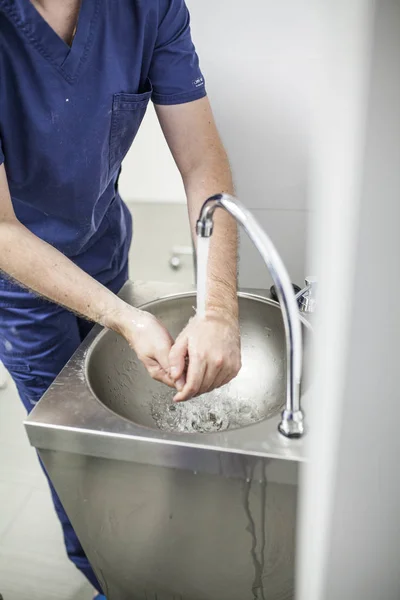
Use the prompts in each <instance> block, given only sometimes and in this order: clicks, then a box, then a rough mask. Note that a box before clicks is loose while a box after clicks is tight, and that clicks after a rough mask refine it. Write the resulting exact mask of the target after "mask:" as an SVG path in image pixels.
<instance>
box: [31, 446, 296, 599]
mask: <svg viewBox="0 0 400 600" xmlns="http://www.w3.org/2000/svg"><path fill="white" fill-rule="evenodd" d="M40 455H41V458H42V459H43V461H44V463H45V466H46V468H47V470H48V471H49V473H50V476H51V478H52V480H53V483H54V485H55V487H56V489H57V492H58V493H59V495H60V497H61V499H62V502H63V504H64V506H65V509H66V511H67V513H68V515H69V517H70V518H71V521H72V523H73V526H74V528H75V530H76V531H77V533H78V536H79V538H80V540H81V542H82V545H83V547H84V549H85V551H86V553H87V555H88V557H89V559H90V561H91V564H92V565H93V567H94V569H95V572H96V574H97V575H98V577H99V580H100V581H101V583H102V586H103V588H104V592H105V593H106V595H107V598H109V599H110V600H136V599H141V598H146V597H147V598H155V597H157V599H158V600H172V599H173V598H180V597H181V598H183V599H185V600H267V599H268V600H292V599H293V593H294V591H293V590H294V554H295V522H296V521H295V519H296V499H297V475H296V471H295V470H293V469H292V467H291V465H290V463H286V462H285V461H269V460H265V459H261V458H259V459H254V458H252V457H236V458H234V457H225V456H220V459H221V461H222V464H223V468H224V470H226V471H227V472H229V471H231V472H232V473H233V472H234V471H235V468H233V464H232V461H234V462H236V470H237V476H232V477H229V476H226V475H222V474H221V475H209V474H207V473H203V472H201V471H199V472H197V473H194V472H193V471H192V470H187V469H184V468H181V469H170V468H164V467H154V466H149V465H138V464H137V463H135V462H134V457H132V460H131V461H115V460H109V459H105V458H94V457H83V456H79V455H77V454H72V453H68V452H64V453H63V452H57V453H52V452H51V451H41V452H40ZM229 463H231V464H230V466H229ZM290 470H292V473H290ZM274 472H275V474H278V477H274ZM277 479H278V481H277Z"/></svg>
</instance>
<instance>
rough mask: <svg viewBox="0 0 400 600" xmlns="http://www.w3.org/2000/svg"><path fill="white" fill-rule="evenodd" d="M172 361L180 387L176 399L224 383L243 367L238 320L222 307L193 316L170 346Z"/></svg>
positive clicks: (173, 372) (200, 392) (174, 374)
mask: <svg viewBox="0 0 400 600" xmlns="http://www.w3.org/2000/svg"><path fill="white" fill-rule="evenodd" d="M169 364H170V373H171V377H172V378H173V380H174V381H175V383H176V387H177V389H178V390H179V391H178V393H177V394H176V396H175V398H174V401H175V402H183V401H184V400H188V399H189V398H193V396H198V395H200V394H204V393H205V392H210V391H211V390H213V389H215V388H218V387H221V386H222V385H225V384H226V383H228V382H229V381H231V379H233V378H234V377H236V375H237V374H238V373H239V371H240V368H241V357H240V331H239V323H238V320H237V319H236V318H235V317H231V316H229V315H227V314H226V311H224V312H222V310H221V311H219V310H214V311H209V312H208V313H207V314H206V316H205V317H203V318H201V317H198V316H195V317H193V318H192V319H191V320H190V321H189V323H188V325H187V326H186V327H185V329H184V330H183V331H182V333H181V334H180V335H179V336H178V338H177V340H176V342H175V344H174V345H173V347H172V348H171V351H170V353H169ZM187 364H188V367H187V373H186V377H185V369H186V365H187ZM184 377H185V379H186V381H185V380H184V379H183V378H184Z"/></svg>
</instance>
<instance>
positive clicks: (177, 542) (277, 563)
mask: <svg viewBox="0 0 400 600" xmlns="http://www.w3.org/2000/svg"><path fill="white" fill-rule="evenodd" d="M183 291H184V290H183V289H182V288H181V287H179V286H177V285H175V284H173V285H169V284H159V283H156V284H152V283H143V284H140V283H135V284H133V283H131V282H130V283H127V284H126V285H125V286H124V288H123V290H122V291H121V294H120V295H121V297H123V298H124V300H126V301H127V302H129V303H130V304H132V305H134V306H141V307H143V306H144V307H145V308H146V309H147V310H150V311H151V312H153V313H154V314H155V315H156V316H157V317H158V318H160V319H161V320H162V321H163V322H164V323H165V324H166V325H167V327H168V328H169V329H170V331H171V333H172V335H177V333H178V332H179V331H180V329H181V328H182V326H183V325H185V324H186V322H187V320H188V318H189V317H190V316H191V314H193V308H192V307H193V305H194V294H193V293H192V292H191V293H188V294H184V293H182V292H183ZM172 293H174V294H177V295H175V296H174V297H170V298H165V296H166V295H168V294H172ZM160 297H164V299H161V300H155V299H156V298H160ZM154 300H155V301H154ZM240 312H241V327H242V334H243V369H242V372H241V373H240V375H239V376H238V378H237V379H236V380H235V381H234V382H232V383H231V384H230V385H228V386H227V387H226V388H225V389H221V390H220V391H219V392H215V393H214V394H211V395H209V396H208V397H207V396H204V397H203V398H197V399H195V400H193V401H191V402H190V403H187V404H185V405H182V406H180V407H177V408H176V410H175V411H174V410H172V411H171V410H170V406H171V402H170V397H171V392H169V391H168V389H167V388H165V387H164V386H161V385H159V384H157V383H155V382H153V380H151V379H150V377H148V375H147V374H146V373H145V371H144V369H143V368H142V366H141V365H140V363H139V362H138V360H137V358H136V357H135V355H134V353H133V352H132V351H131V350H130V349H129V347H128V346H127V345H126V344H125V342H124V341H123V340H122V339H121V338H119V337H118V336H116V335H114V334H113V333H111V332H109V331H107V332H102V331H101V329H100V328H99V327H96V328H94V330H93V331H92V332H91V333H90V334H89V336H88V337H87V338H86V340H85V341H84V342H83V344H82V345H81V346H80V348H79V349H78V350H77V352H76V353H75V355H74V356H73V357H72V359H71V360H70V362H69V363H68V364H67V365H66V367H65V368H64V369H63V371H62V372H61V373H60V375H59V376H58V377H57V379H56V380H55V382H54V383H53V385H52V386H51V387H50V389H49V390H48V392H46V394H45V395H44V397H43V398H42V399H41V401H40V402H39V403H38V405H37V406H36V407H35V409H34V411H33V412H32V413H31V415H30V416H29V418H28V420H27V422H26V428H27V432H28V435H29V439H30V441H31V443H32V445H33V446H35V447H36V448H37V449H38V452H39V454H40V458H41V459H42V461H43V463H44V465H45V467H46V469H47V471H48V473H49V475H50V477H51V480H52V482H53V484H54V486H55V488H56V490H57V492H58V494H59V496H60V498H61V501H62V503H63V505H64V507H65V510H66V511H67V514H68V515H69V517H70V519H71V522H72V524H73V526H74V528H75V530H76V532H77V534H78V536H79V538H80V540H81V543H82V545H83V547H84V549H85V552H86V553H87V555H88V557H89V560H90V561H91V563H92V565H93V568H94V570H95V572H96V575H97V577H98V579H99V581H100V582H101V584H102V586H103V588H104V592H105V594H106V596H107V599H108V600H145V599H147V600H256V599H258V600H263V599H264V600H265V599H266V598H268V600H292V598H293V594H294V556H295V531H296V501H297V489H298V486H297V483H298V469H297V465H298V463H299V462H300V461H304V460H305V458H306V455H305V444H304V440H303V439H297V440H289V439H287V438H285V437H284V436H282V435H281V434H280V433H278V424H279V421H280V416H279V412H280V409H281V407H282V406H283V403H284V391H285V390H284V375H283V374H284V372H285V369H284V367H285V364H284V361H285V358H284V332H283V323H282V318H281V313H280V308H279V306H278V305H277V304H275V303H273V302H272V301H270V300H268V299H265V298H261V297H258V296H256V295H251V294H242V295H241V297H240ZM304 323H305V322H304ZM304 328H305V333H306V335H305V336H304V337H305V345H306V352H307V348H308V343H307V326H306V325H304ZM305 362H306V363H307V356H306V357H305ZM306 387H307V386H306ZM309 394H310V392H308V393H306V394H305V395H303V398H302V401H303V404H304V403H305V404H307V402H304V401H306V399H307V396H308V395H309ZM306 408H307V406H306ZM160 426H161V427H162V428H161V429H160Z"/></svg>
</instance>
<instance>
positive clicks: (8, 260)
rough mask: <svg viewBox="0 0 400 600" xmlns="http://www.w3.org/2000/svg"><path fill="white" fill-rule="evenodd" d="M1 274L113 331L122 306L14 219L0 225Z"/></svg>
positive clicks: (117, 299)
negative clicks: (115, 317) (116, 316)
mask: <svg viewBox="0 0 400 600" xmlns="http://www.w3.org/2000/svg"><path fill="white" fill-rule="evenodd" d="M0 270H1V271H3V272H4V273H5V274H6V275H8V276H9V277H11V278H12V279H14V280H16V281H17V282H19V283H20V284H21V285H23V286H24V287H26V288H29V289H30V290H32V291H33V292H35V293H37V294H38V295H40V296H44V297H46V298H47V299H48V300H51V301H53V302H55V303H56V304H60V305H62V306H65V307H66V308H67V309H69V310H71V311H73V312H75V313H77V314H79V315H82V316H83V317H86V318H87V319H89V320H91V321H95V322H97V323H101V324H102V325H106V326H109V327H112V328H114V320H113V318H114V315H115V314H117V313H118V311H120V310H121V309H122V307H123V306H124V302H123V301H122V300H120V299H119V298H118V297H117V296H116V295H115V294H113V293H112V292H110V291H109V290H108V289H107V288H106V287H104V286H103V285H101V284H100V283H98V282H97V281H96V280H95V279H93V278H92V277H90V276H89V275H87V274H86V273H85V272H84V271H82V269H80V268H79V267H77V266H76V265H75V264H74V263H73V262H72V261H71V260H69V259H68V258H66V257H65V256H64V255H63V254H62V253H61V252H59V251H58V250H56V249H55V248H53V247H52V246H50V245H49V244H47V243H46V242H44V241H42V240H40V239H39V238H38V237H37V236H35V235H34V234H33V233H31V232H30V231H29V230H28V229H27V228H26V227H24V225H22V224H21V223H20V222H19V221H18V220H17V219H11V220H8V221H2V222H0Z"/></svg>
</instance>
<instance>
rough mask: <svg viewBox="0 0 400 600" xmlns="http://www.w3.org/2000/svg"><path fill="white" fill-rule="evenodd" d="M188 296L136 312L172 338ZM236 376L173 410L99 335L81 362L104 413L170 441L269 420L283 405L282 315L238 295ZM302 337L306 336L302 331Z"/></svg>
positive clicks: (132, 359)
mask: <svg viewBox="0 0 400 600" xmlns="http://www.w3.org/2000/svg"><path fill="white" fill-rule="evenodd" d="M195 304H196V296H195V294H193V293H189V294H183V295H179V296H174V297H170V298H164V299H162V300H158V301H154V302H151V303H149V304H146V305H145V306H143V307H142V308H143V309H144V310H147V311H149V312H150V313H152V314H153V315H155V316H156V317H157V318H158V319H159V320H160V321H162V322H163V323H164V325H165V326H166V327H167V329H168V330H169V331H170V333H171V335H172V336H173V337H174V338H175V337H176V336H177V335H178V334H179V333H180V331H181V330H182V329H183V328H184V326H185V325H186V323H187V322H188V321H189V319H190V318H191V317H192V316H193V315H194V306H195ZM239 308H240V329H241V336H242V365H243V366H242V369H241V371H240V373H239V375H238V376H237V377H236V378H235V379H234V380H233V381H231V382H230V383H229V384H227V385H225V386H224V387H222V388H220V389H218V390H214V391H213V392H211V393H208V394H204V395H202V396H199V397H198V398H195V399H193V400H190V401H188V402H186V403H181V404H178V405H177V404H174V403H173V402H172V398H173V396H174V394H175V393H176V392H175V391H174V390H171V389H170V388H168V387H167V386H165V385H163V384H161V383H158V382H156V381H154V380H153V379H152V378H151V377H150V376H149V375H148V373H147V371H146V370H145V368H144V367H143V365H142V364H141V362H140V361H139V360H138V358H137V356H136V355H135V353H134V352H133V350H131V349H130V347H129V346H128V344H127V343H126V341H125V340H124V339H123V338H122V337H120V336H118V335H117V334H115V333H114V332H112V331H104V332H102V333H101V334H100V335H99V336H98V338H97V339H96V340H95V342H94V343H93V345H92V348H91V350H90V352H89V354H88V356H87V359H86V372H87V378H88V382H89V385H90V386H91V388H92V391H93V393H94V394H95V396H96V397H97V399H98V400H99V401H100V402H101V403H102V404H103V405H104V406H106V407H107V408H108V409H110V410H111V411H113V412H114V413H116V414H118V415H119V416H121V417H124V418H125V419H128V420H130V421H131V422H133V423H135V424H137V425H140V426H144V427H148V428H151V429H161V430H163V431H168V432H174V433H215V432H218V431H224V430H234V429H239V428H242V427H246V426H249V425H252V424H254V423H257V422H259V421H263V420H265V419H269V418H271V417H273V416H275V415H276V414H277V413H279V412H280V411H281V410H282V408H283V405H284V402H285V389H286V358H285V334H284V327H283V320H282V314H281V311H280V307H279V305H278V304H277V303H275V302H273V301H271V300H267V299H265V298H260V297H257V296H251V295H246V294H241V295H240V297H239ZM304 329H306V328H304Z"/></svg>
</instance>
